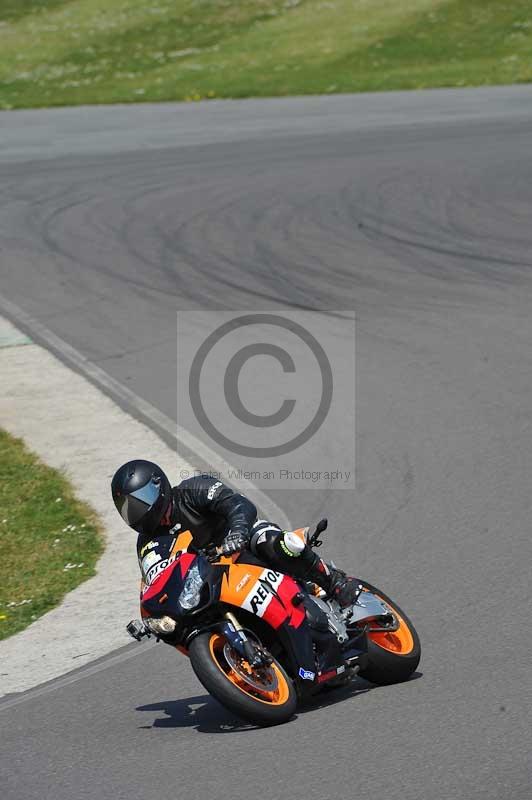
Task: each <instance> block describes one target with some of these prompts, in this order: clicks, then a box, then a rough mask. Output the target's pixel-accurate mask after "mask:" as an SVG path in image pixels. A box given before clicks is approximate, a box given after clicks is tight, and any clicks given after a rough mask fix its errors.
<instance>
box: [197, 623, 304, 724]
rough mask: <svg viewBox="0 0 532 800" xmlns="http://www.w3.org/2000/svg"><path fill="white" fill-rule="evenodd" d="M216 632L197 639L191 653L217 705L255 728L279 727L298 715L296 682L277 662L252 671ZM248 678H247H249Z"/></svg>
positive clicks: (199, 678) (200, 635)
mask: <svg viewBox="0 0 532 800" xmlns="http://www.w3.org/2000/svg"><path fill="white" fill-rule="evenodd" d="M228 647H230V646H229V643H228V642H227V640H226V638H225V637H224V636H223V635H222V634H220V633H216V632H213V631H209V632H206V633H200V634H199V635H198V636H196V637H195V638H194V639H193V640H192V642H191V644H190V650H189V656H190V662H191V664H192V669H193V670H194V672H195V673H196V677H197V678H198V680H199V681H200V682H201V683H202V684H203V686H204V687H205V688H206V689H207V691H208V692H209V694H212V696H213V697H215V698H216V699H217V700H218V702H220V703H221V704H222V705H223V706H225V707H226V708H227V709H229V710H230V711H232V712H233V713H235V714H237V716H239V717H241V718H242V719H245V720H246V721H248V722H253V723H254V724H256V725H261V726H269V725H280V724H282V723H283V722H288V720H289V719H291V718H292V717H293V715H294V713H295V710H296V706H297V695H296V690H295V688H294V684H293V682H292V681H291V680H290V678H289V677H288V675H287V674H286V672H285V671H284V669H283V668H282V666H281V665H280V664H279V662H278V661H276V660H275V659H274V660H273V662H272V664H271V666H269V667H262V668H261V669H260V670H252V669H251V668H250V667H249V665H248V664H247V662H245V661H243V660H242V659H240V662H238V663H237V666H236V667H235V663H236V660H237V659H238V658H239V657H238V654H236V653H235V651H233V650H231V648H230V649H229V650H228V649H227V648H228ZM246 675H247V676H248V677H247V678H246Z"/></svg>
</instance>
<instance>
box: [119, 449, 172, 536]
mask: <svg viewBox="0 0 532 800" xmlns="http://www.w3.org/2000/svg"><path fill="white" fill-rule="evenodd" d="M111 491H112V493H113V500H114V504H115V506H116V508H117V510H118V512H119V513H120V516H121V517H122V519H123V520H124V522H127V524H128V525H129V526H130V527H131V528H133V529H134V530H136V531H137V532H138V533H142V534H144V535H146V536H150V535H151V534H152V533H154V531H155V530H156V529H157V527H158V526H159V525H160V523H161V520H162V518H163V517H164V515H165V514H166V512H167V510H168V506H169V505H170V502H171V486H170V482H169V480H168V478H167V477H166V475H165V474H164V472H163V471H162V469H161V468H160V467H158V466H157V464H153V463H152V462H151V461H143V460H142V459H140V458H136V459H135V460H134V461H128V462H127V464H123V465H122V466H121V467H120V469H117V471H116V472H115V474H114V477H113V480H112V482H111Z"/></svg>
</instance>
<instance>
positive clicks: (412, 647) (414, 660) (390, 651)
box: [359, 581, 421, 686]
mask: <svg viewBox="0 0 532 800" xmlns="http://www.w3.org/2000/svg"><path fill="white" fill-rule="evenodd" d="M361 583H362V585H363V586H364V589H365V590H366V591H368V592H371V593H372V594H374V595H376V596H377V597H378V598H379V599H380V600H382V601H383V602H384V603H385V604H386V605H387V606H388V607H389V609H390V611H391V613H392V614H393V616H394V617H395V619H396V621H397V630H395V631H389V632H388V631H386V632H377V631H371V629H370V630H369V631H368V634H367V636H368V665H367V667H365V669H364V670H361V671H360V673H359V675H360V676H361V677H362V678H365V680H367V681H371V683H377V684H380V685H381V686H384V685H387V684H391V683H401V682H402V681H406V680H408V678H410V676H411V675H412V673H413V672H415V670H416V668H417V665H418V664H419V659H420V658H421V645H420V642H419V636H418V635H417V631H416V629H415V628H414V626H413V624H412V622H411V621H410V620H409V619H408V617H407V615H406V614H405V612H404V611H402V610H401V609H400V608H399V606H398V605H397V603H394V601H393V600H391V599H390V598H389V597H387V596H386V595H385V594H384V592H382V591H381V590H380V589H377V587H376V586H372V585H371V584H370V583H366V582H365V581H361ZM361 599H362V597H361Z"/></svg>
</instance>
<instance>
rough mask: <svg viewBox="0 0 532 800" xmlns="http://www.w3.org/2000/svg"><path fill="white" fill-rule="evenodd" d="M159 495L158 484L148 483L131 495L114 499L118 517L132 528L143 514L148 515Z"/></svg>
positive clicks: (159, 488) (159, 487)
mask: <svg viewBox="0 0 532 800" xmlns="http://www.w3.org/2000/svg"><path fill="white" fill-rule="evenodd" d="M160 493H161V486H160V483H155V482H154V481H150V482H149V483H147V484H146V485H145V486H141V488H140V489H137V490H136V491H134V492H131V494H126V495H123V496H121V497H117V498H116V501H115V502H116V507H117V509H118V511H119V512H120V516H121V517H122V519H123V520H124V522H127V524H128V525H131V526H132V527H133V526H135V525H136V524H137V523H138V522H140V520H141V519H142V517H144V516H145V514H147V513H148V511H149V510H150V508H151V507H152V506H153V504H154V503H155V502H156V501H157V500H158V498H159V496H160Z"/></svg>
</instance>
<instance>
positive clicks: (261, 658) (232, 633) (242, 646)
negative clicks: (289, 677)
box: [218, 611, 273, 667]
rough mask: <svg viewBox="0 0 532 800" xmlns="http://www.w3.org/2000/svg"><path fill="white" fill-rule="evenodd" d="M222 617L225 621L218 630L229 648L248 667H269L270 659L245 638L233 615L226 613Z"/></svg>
mask: <svg viewBox="0 0 532 800" xmlns="http://www.w3.org/2000/svg"><path fill="white" fill-rule="evenodd" d="M224 616H225V619H224V620H223V621H222V622H221V623H220V624H219V626H218V629H219V630H220V632H221V633H223V635H224V636H225V638H226V639H227V641H228V642H229V644H230V645H231V647H232V648H233V649H234V650H236V652H237V653H239V654H240V655H241V656H242V658H244V659H245V660H246V661H247V662H248V664H249V666H250V667H264V666H269V665H270V664H271V663H272V661H273V659H272V657H271V656H270V655H268V653H265V652H264V650H263V649H262V648H261V647H259V646H258V645H257V644H256V643H255V642H253V641H252V640H251V639H249V638H248V637H247V636H246V633H245V631H244V628H243V627H242V625H241V624H240V623H239V621H238V620H237V618H236V617H235V615H234V614H232V613H231V612H230V611H226V613H225V615H224Z"/></svg>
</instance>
